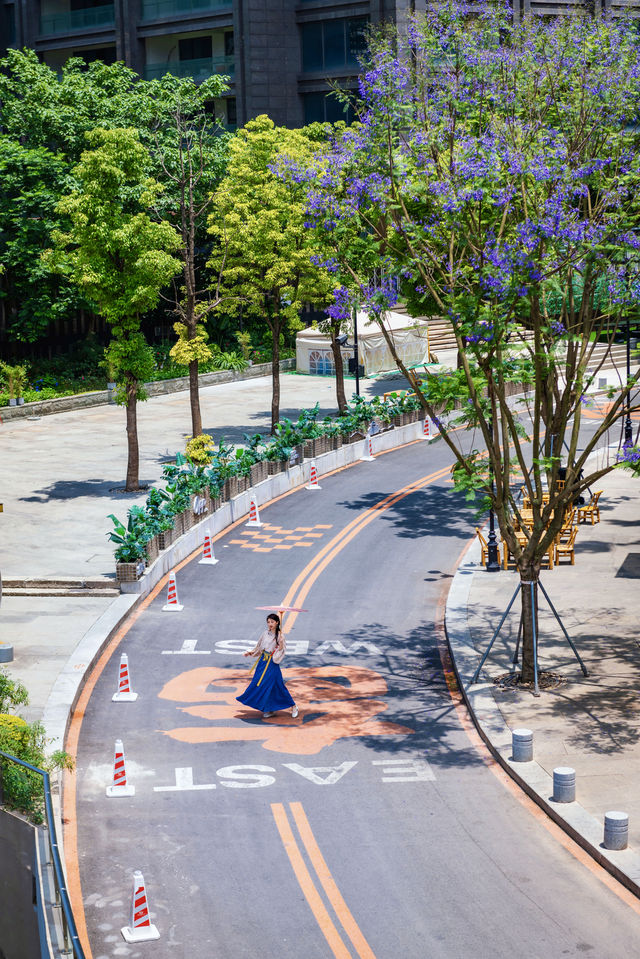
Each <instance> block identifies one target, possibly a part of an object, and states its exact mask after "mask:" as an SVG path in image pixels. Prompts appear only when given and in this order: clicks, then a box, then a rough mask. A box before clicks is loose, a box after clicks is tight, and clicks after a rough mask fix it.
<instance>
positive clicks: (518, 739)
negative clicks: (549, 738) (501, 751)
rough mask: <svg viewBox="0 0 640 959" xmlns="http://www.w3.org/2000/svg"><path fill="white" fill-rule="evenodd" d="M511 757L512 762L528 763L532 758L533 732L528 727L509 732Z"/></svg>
mask: <svg viewBox="0 0 640 959" xmlns="http://www.w3.org/2000/svg"><path fill="white" fill-rule="evenodd" d="M511 758H512V760H513V762H514V763H530V762H531V761H532V759H533V733H532V732H531V730H530V729H514V730H512V732H511Z"/></svg>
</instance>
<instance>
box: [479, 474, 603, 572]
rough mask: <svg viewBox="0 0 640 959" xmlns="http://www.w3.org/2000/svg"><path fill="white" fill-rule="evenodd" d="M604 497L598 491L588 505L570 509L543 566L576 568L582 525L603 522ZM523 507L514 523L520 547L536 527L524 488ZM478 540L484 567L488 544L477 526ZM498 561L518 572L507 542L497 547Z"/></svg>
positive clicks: (502, 540) (501, 541)
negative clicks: (601, 498)
mask: <svg viewBox="0 0 640 959" xmlns="http://www.w3.org/2000/svg"><path fill="white" fill-rule="evenodd" d="M601 494H602V490H598V491H597V492H594V493H592V494H591V499H590V500H589V502H588V503H586V504H585V505H583V506H577V507H576V506H570V507H569V508H568V509H567V511H566V513H565V517H564V521H563V524H562V527H561V529H560V531H559V533H558V534H557V536H556V537H555V539H554V540H553V541H552V542H551V543H550V545H549V548H548V549H547V551H546V553H545V555H544V557H543V562H544V563H545V564H546V566H547V568H548V569H553V567H554V566H557V565H559V564H560V563H561V562H562V561H564V560H566V559H568V560H569V562H570V563H571V565H572V566H574V565H575V544H576V538H577V535H578V530H579V527H580V524H581V523H583V522H586V521H587V519H590V520H591V525H594V524H595V523H599V522H600V507H599V505H598V504H599V500H600V496H601ZM542 502H543V503H548V502H549V494H548V493H543V496H542ZM522 504H523V505H522V507H521V508H520V509H519V511H518V512H519V517H516V516H514V517H513V520H514V528H515V534H516V538H517V540H518V543H519V545H520V546H521V547H524V546H525V545H526V543H527V540H528V538H529V537H528V533H527V530H528V529H531V528H532V527H533V523H534V513H533V508H532V506H531V501H530V500H529V499H528V498H527V496H526V495H525V492H524V487H523V488H522ZM476 536H477V537H478V539H479V541H480V548H481V558H480V562H481V564H482V565H483V566H484V565H485V564H486V562H487V558H488V543H487V540H486V538H485V537H484V536H483V534H482V531H481V530H480V528H479V527H478V526H476ZM498 559H499V561H500V565H501V566H502V568H503V569H505V570H506V569H509V568H510V567H511V568H515V558H514V556H513V554H512V552H511V550H510V549H509V546H508V545H507V543H506V541H505V540H504V539H501V540H500V542H499V543H498Z"/></svg>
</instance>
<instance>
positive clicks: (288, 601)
mask: <svg viewBox="0 0 640 959" xmlns="http://www.w3.org/2000/svg"><path fill="white" fill-rule="evenodd" d="M450 473H451V466H445V467H443V468H442V469H439V470H436V472H435V473H429V474H428V475H427V476H423V477H421V478H420V479H417V480H414V481H413V483H409V484H408V485H407V486H403V487H401V489H399V490H396V491H395V493H390V494H389V495H388V496H385V497H384V499H381V500H380V501H379V502H378V503H376V504H375V505H374V506H370V507H369V509H366V510H364V512H363V513H361V514H360V515H359V516H357V517H356V518H355V519H354V520H352V521H351V522H350V523H347V525H346V526H345V527H343V528H342V529H341V530H340V532H339V533H337V534H336V535H335V536H334V537H333V539H330V540H329V542H328V543H327V544H326V546H323V548H322V549H321V550H320V551H319V552H318V553H317V554H316V555H315V556H314V557H313V559H312V560H311V561H310V562H309V563H307V565H306V566H305V567H304V569H303V570H302V571H301V572H300V573H299V575H298V576H296V578H295V579H294V581H293V583H292V584H291V587H290V589H289V591H288V593H287V595H286V596H285V598H284V600H283V606H300V605H301V604H302V603H303V602H304V601H305V599H306V598H307V596H308V594H309V591H310V589H311V587H312V586H313V584H314V583H315V581H316V580H317V578H318V576H319V575H320V574H321V573H322V572H323V571H324V570H325V569H326V568H327V566H328V565H329V563H330V562H331V561H332V560H333V559H335V557H336V556H337V555H338V553H339V552H340V551H341V550H342V549H344V547H345V546H346V545H347V544H348V543H350V542H351V540H352V539H353V538H354V537H355V536H357V535H358V533H360V532H361V531H362V530H363V529H364V528H365V526H368V525H369V523H371V522H373V520H374V519H375V518H376V517H377V516H379V515H380V514H381V513H384V512H385V511H386V510H388V509H389V508H390V507H391V506H394V505H395V504H396V503H397V502H398V501H399V500H401V499H404V498H405V497H406V496H410V495H411V493H415V492H416V491H417V490H420V489H423V488H424V487H425V486H429V485H430V484H431V483H435V482H436V481H437V480H439V479H444V477H446V476H447V475H450ZM297 617H298V613H293V612H292V613H287V615H286V623H287V630H290V629H291V627H292V626H293V624H294V623H295V621H296V619H297Z"/></svg>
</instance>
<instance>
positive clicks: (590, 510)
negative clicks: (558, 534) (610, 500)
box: [578, 489, 602, 526]
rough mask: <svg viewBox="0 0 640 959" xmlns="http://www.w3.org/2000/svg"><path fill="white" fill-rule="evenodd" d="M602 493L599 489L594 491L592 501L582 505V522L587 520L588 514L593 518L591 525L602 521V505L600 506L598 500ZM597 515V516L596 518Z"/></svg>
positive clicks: (580, 513) (579, 516) (580, 517)
mask: <svg viewBox="0 0 640 959" xmlns="http://www.w3.org/2000/svg"><path fill="white" fill-rule="evenodd" d="M601 494H602V490H601V489H600V490H598V492H597V493H593V495H592V496H591V499H590V501H589V502H588V503H587V505H586V506H580V507H579V508H578V522H579V523H581V522H582V521H583V520H586V518H587V516H589V517H590V518H591V525H592V526H593V524H594V523H599V522H600V507H599V506H598V500H599V499H600V496H601ZM594 517H595V518H594Z"/></svg>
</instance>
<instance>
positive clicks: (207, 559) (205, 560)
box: [198, 533, 218, 566]
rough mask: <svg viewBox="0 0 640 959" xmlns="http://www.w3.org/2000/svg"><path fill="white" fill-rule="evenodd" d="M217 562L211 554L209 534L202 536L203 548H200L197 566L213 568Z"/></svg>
mask: <svg viewBox="0 0 640 959" xmlns="http://www.w3.org/2000/svg"><path fill="white" fill-rule="evenodd" d="M217 562H218V560H217V559H216V557H215V555H214V552H213V543H212V542H211V534H210V533H205V534H204V546H203V547H202V559H199V560H198V566H215V565H216V563H217Z"/></svg>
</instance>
